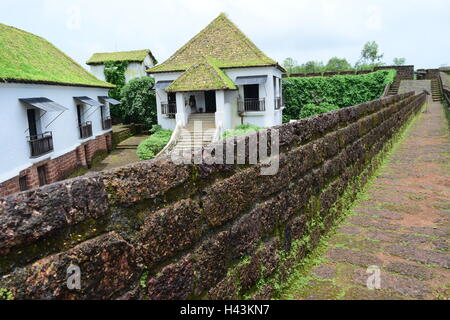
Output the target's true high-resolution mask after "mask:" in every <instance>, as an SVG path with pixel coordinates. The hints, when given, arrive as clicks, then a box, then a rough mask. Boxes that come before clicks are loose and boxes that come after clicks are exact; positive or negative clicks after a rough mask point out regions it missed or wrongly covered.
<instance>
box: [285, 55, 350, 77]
mask: <svg viewBox="0 0 450 320" xmlns="http://www.w3.org/2000/svg"><path fill="white" fill-rule="evenodd" d="M283 67H284V68H285V69H286V70H287V74H288V75H290V74H293V73H321V72H339V71H348V70H352V69H353V68H352V66H351V64H350V63H349V62H348V61H347V59H345V58H342V59H341V58H338V57H333V58H331V59H330V60H329V61H328V63H327V64H326V65H324V64H323V62H322V61H307V62H305V63H303V64H302V65H298V63H297V61H296V60H294V59H293V58H286V59H285V60H284V62H283Z"/></svg>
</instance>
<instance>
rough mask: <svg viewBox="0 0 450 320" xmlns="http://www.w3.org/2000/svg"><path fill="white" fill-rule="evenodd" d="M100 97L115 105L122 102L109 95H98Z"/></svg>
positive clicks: (101, 99)
mask: <svg viewBox="0 0 450 320" xmlns="http://www.w3.org/2000/svg"><path fill="white" fill-rule="evenodd" d="M98 99H99V100H100V101H104V102H108V103H110V104H112V105H114V106H116V105H118V104H120V101H117V100H116V99H113V98H110V97H107V96H101V97H98Z"/></svg>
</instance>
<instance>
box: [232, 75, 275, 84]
mask: <svg viewBox="0 0 450 320" xmlns="http://www.w3.org/2000/svg"><path fill="white" fill-rule="evenodd" d="M266 82H267V76H250V77H237V78H236V82H235V83H236V85H238V86H243V85H247V84H264V83H266Z"/></svg>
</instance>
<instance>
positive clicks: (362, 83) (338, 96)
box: [283, 70, 397, 122]
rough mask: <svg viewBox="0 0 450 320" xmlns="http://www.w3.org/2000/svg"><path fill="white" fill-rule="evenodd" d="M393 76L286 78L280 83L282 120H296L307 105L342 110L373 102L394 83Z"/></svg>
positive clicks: (385, 73)
mask: <svg viewBox="0 0 450 320" xmlns="http://www.w3.org/2000/svg"><path fill="white" fill-rule="evenodd" d="M396 74H397V73H396V71H395V70H380V71H376V72H372V73H368V74H363V75H342V76H340V75H338V76H333V77H306V78H286V79H285V80H284V81H283V88H284V89H283V97H284V102H285V105H286V109H285V110H284V114H283V121H284V122H288V121H290V120H291V119H298V117H299V114H300V111H301V109H302V107H303V106H305V105H307V104H315V105H322V104H327V105H335V106H338V107H339V108H344V107H350V106H353V105H356V104H360V103H364V102H367V101H372V100H376V99H378V98H380V97H381V95H382V94H383V92H384V89H385V87H386V86H387V85H388V84H391V83H393V82H394V81H395V77H396Z"/></svg>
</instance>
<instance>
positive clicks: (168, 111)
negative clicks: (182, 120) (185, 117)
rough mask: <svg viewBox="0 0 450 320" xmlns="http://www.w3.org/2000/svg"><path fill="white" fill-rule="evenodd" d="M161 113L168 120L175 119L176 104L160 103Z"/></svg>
mask: <svg viewBox="0 0 450 320" xmlns="http://www.w3.org/2000/svg"><path fill="white" fill-rule="evenodd" d="M161 112H162V114H163V115H165V116H166V117H169V118H175V115H176V114H177V104H176V103H167V102H165V103H161Z"/></svg>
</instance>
